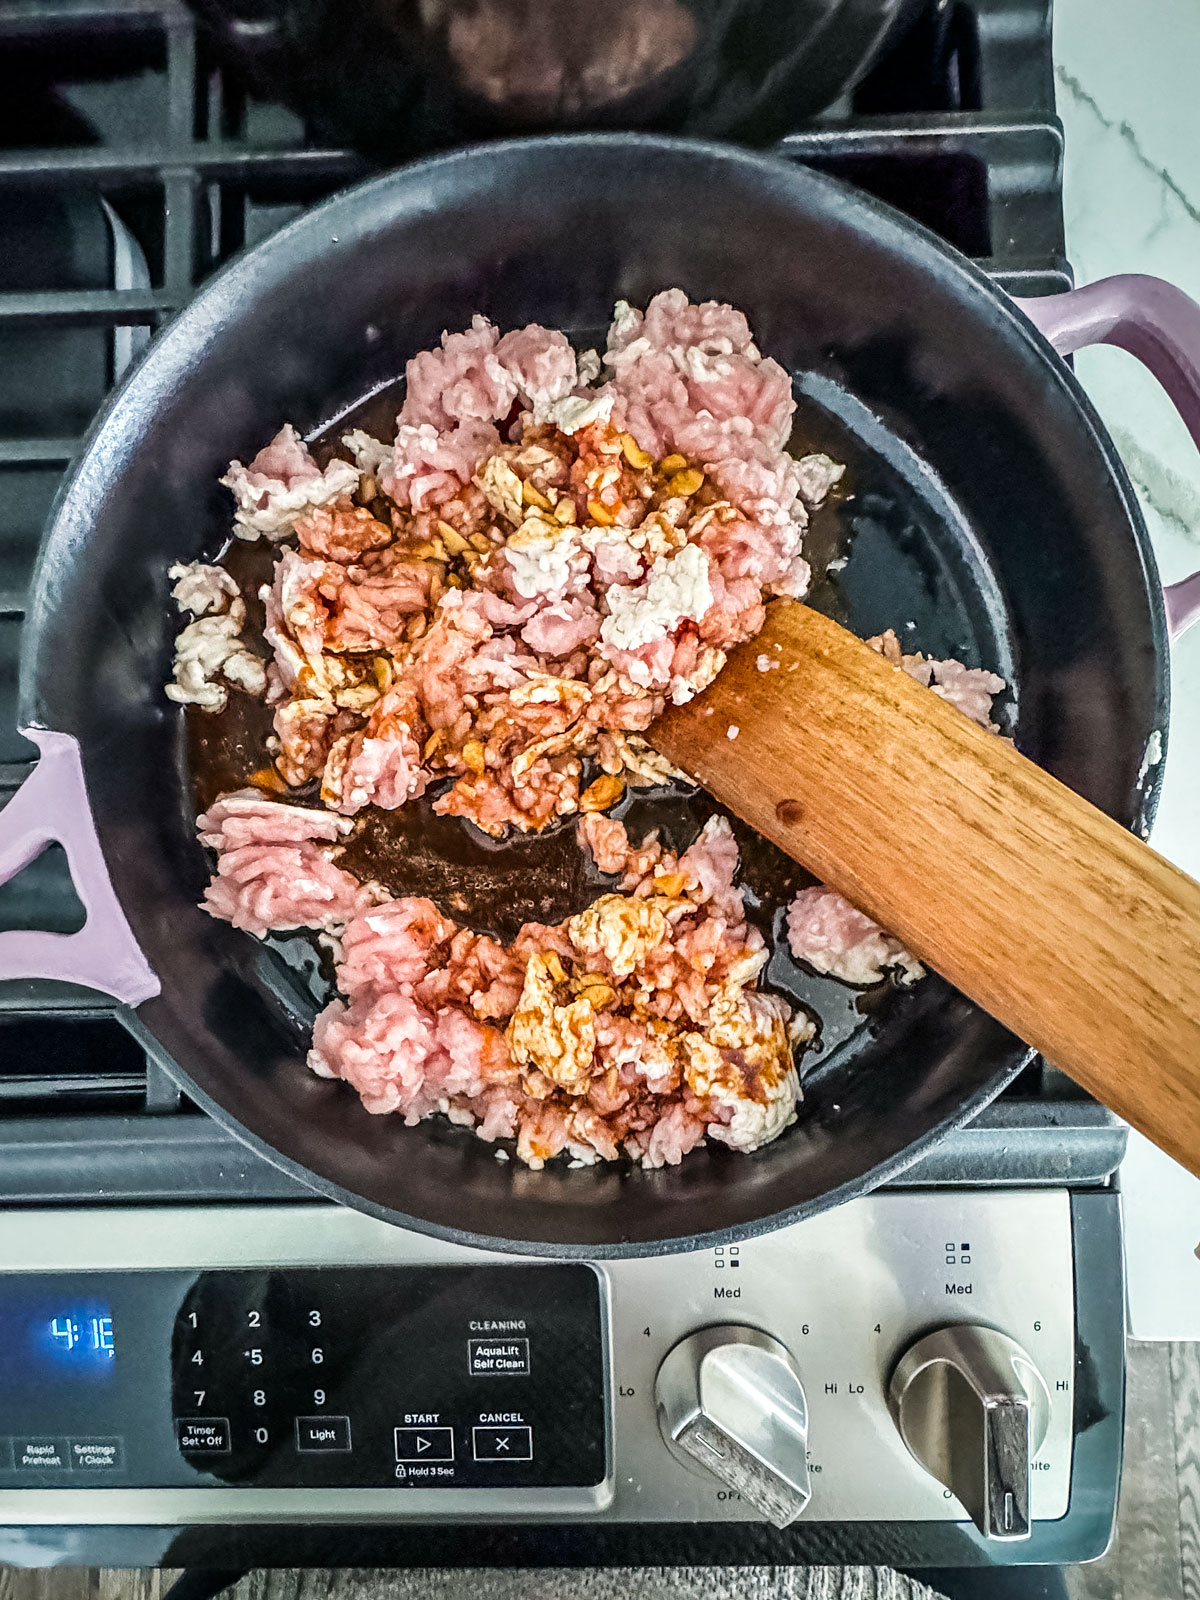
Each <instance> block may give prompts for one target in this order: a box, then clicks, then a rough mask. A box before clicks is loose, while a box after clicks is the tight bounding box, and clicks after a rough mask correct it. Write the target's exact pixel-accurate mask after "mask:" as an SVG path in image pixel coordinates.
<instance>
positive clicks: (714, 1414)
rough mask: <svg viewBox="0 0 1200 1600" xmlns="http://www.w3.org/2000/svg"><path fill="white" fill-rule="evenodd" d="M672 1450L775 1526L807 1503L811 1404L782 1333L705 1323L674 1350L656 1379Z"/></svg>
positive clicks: (660, 1415) (784, 1523) (662, 1422)
mask: <svg viewBox="0 0 1200 1600" xmlns="http://www.w3.org/2000/svg"><path fill="white" fill-rule="evenodd" d="M655 1395H656V1398H657V1400H658V1425H659V1428H660V1429H661V1431H662V1436H663V1439H664V1440H665V1441H666V1445H667V1448H668V1449H669V1450H670V1451H671V1453H672V1455H674V1456H676V1457H678V1459H679V1460H680V1461H682V1462H683V1463H684V1465H685V1466H689V1467H691V1468H692V1469H693V1470H695V1469H696V1468H697V1467H700V1468H703V1469H704V1470H705V1471H706V1472H710V1473H712V1475H713V1476H714V1477H715V1478H719V1479H720V1480H721V1482H722V1483H725V1484H727V1485H728V1486H729V1487H730V1488H731V1489H733V1490H735V1491H736V1492H737V1493H738V1494H740V1495H741V1496H742V1497H743V1499H745V1500H748V1501H749V1502H750V1504H751V1505H752V1506H753V1507H754V1508H755V1510H756V1511H761V1513H762V1514H763V1516H764V1517H766V1518H767V1520H768V1521H769V1522H772V1523H774V1525H775V1527H777V1528H786V1527H787V1525H788V1523H789V1522H792V1521H794V1520H795V1518H796V1517H798V1516H799V1515H800V1513H801V1512H802V1511H803V1510H804V1508H805V1506H806V1505H807V1504H808V1501H809V1496H810V1492H811V1491H810V1490H809V1486H808V1405H807V1402H806V1401H805V1398H804V1386H803V1384H802V1383H801V1382H800V1374H799V1373H798V1372H797V1371H796V1364H795V1362H794V1361H793V1360H792V1358H791V1356H790V1354H789V1353H788V1351H787V1350H786V1349H785V1348H784V1347H783V1345H781V1344H780V1343H779V1341H778V1340H777V1339H772V1338H771V1337H770V1335H769V1334H765V1333H760V1332H759V1331H758V1329H757V1328H740V1327H730V1326H724V1327H717V1328H702V1329H701V1330H700V1331H699V1332H698V1333H693V1334H689V1335H688V1337H687V1338H686V1339H682V1340H680V1342H679V1343H678V1344H677V1345H676V1346H675V1347H674V1349H673V1350H671V1351H670V1352H669V1353H668V1354H667V1356H666V1358H665V1359H664V1361H663V1364H662V1366H661V1367H659V1369H658V1379H657V1382H656V1383H655Z"/></svg>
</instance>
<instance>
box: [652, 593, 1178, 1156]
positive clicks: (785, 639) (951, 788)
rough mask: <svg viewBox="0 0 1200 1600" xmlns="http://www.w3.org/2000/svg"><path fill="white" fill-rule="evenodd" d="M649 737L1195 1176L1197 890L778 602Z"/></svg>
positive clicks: (1022, 762)
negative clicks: (717, 672) (718, 670)
mask: <svg viewBox="0 0 1200 1600" xmlns="http://www.w3.org/2000/svg"><path fill="white" fill-rule="evenodd" d="M763 655H765V656H767V657H768V658H769V659H771V660H778V661H779V662H780V667H779V668H778V669H777V670H772V671H769V672H760V671H758V670H757V666H756V661H757V660H758V659H759V658H761V657H762V656H763ZM730 725H735V726H736V727H737V729H738V735H737V737H736V738H733V739H731V738H729V737H728V736H727V730H728V729H729V727H730ZM648 737H649V739H650V741H651V742H652V743H653V744H654V745H655V746H656V747H657V748H658V749H659V750H661V751H662V753H663V754H664V755H666V756H667V757H668V758H669V759H670V760H671V761H673V762H675V763H676V765H678V766H680V767H682V768H683V769H684V770H685V771H686V772H690V773H693V774H694V775H695V776H696V778H697V779H698V780H699V782H700V783H702V784H703V785H704V787H705V788H706V789H708V790H709V791H710V792H711V793H712V794H714V795H715V796H716V797H717V798H718V799H719V800H721V801H722V802H723V803H724V804H725V805H727V806H728V807H729V808H730V809H731V810H732V811H734V812H736V813H737V814H738V816H740V817H743V818H744V819H745V820H746V821H747V822H748V823H750V824H751V826H753V827H754V828H756V829H757V830H758V831H759V832H760V833H763V834H765V835H766V836H767V838H769V839H772V840H774V842H775V843H776V844H777V845H779V846H780V847H781V848H782V849H784V850H786V851H787V852H788V853H789V854H790V855H792V856H794V857H795V858H796V859H797V860H798V861H801V862H803V863H804V865H805V866H806V867H808V868H810V869H811V870H812V871H813V872H815V873H817V874H818V876H819V877H821V878H822V879H823V880H824V881H825V882H826V883H829V884H831V885H832V886H833V887H834V888H836V889H839V890H840V891H841V892H842V893H843V894H844V895H846V896H847V898H848V899H850V900H851V901H853V903H854V904H855V905H857V906H859V907H860V908H861V909H862V910H864V911H866V912H868V913H869V914H870V915H871V916H873V917H875V918H876V919H877V920H878V921H879V922H881V923H882V924H883V926H884V927H886V928H890V929H892V930H893V931H894V932H895V933H897V934H898V935H899V936H900V937H901V938H902V939H903V940H904V941H905V943H906V944H908V945H909V946H910V947H911V948H912V949H913V950H914V951H915V952H916V953H917V954H918V955H919V956H921V957H922V959H924V960H926V961H928V963H929V964H930V966H932V967H933V968H935V969H936V970H937V971H938V972H940V973H942V974H943V975H944V976H945V977H946V978H948V979H949V980H950V982H951V983H953V984H955V985H956V987H958V988H959V989H961V990H962V991H963V992H964V993H965V994H968V995H970V996H971V998H972V999H974V1000H976V1001H978V1002H979V1004H980V1005H982V1006H983V1007H985V1008H986V1009H987V1010H988V1011H990V1012H991V1013H992V1015H993V1016H995V1017H998V1018H999V1019H1000V1020H1001V1021H1002V1022H1004V1023H1005V1024H1007V1026H1009V1027H1010V1028H1012V1029H1013V1031H1014V1032H1015V1033H1017V1034H1019V1035H1020V1037H1021V1038H1023V1039H1025V1040H1026V1041H1027V1042H1028V1043H1029V1044H1031V1045H1033V1046H1034V1047H1035V1048H1036V1049H1038V1050H1040V1051H1041V1052H1042V1053H1043V1054H1044V1055H1045V1056H1046V1057H1047V1058H1048V1059H1049V1060H1050V1061H1052V1062H1054V1064H1055V1065H1056V1066H1058V1067H1061V1068H1062V1069H1063V1070H1064V1071H1065V1072H1067V1073H1069V1074H1070V1075H1071V1076H1072V1077H1073V1078H1075V1079H1076V1080H1077V1081H1078V1082H1079V1083H1081V1084H1082V1085H1083V1087H1084V1088H1085V1089H1087V1090H1089V1091H1090V1092H1091V1093H1092V1094H1094V1095H1096V1096H1097V1098H1098V1099H1100V1100H1103V1101H1104V1102H1105V1104H1106V1105H1108V1106H1110V1107H1111V1108H1112V1109H1113V1110H1114V1111H1116V1112H1117V1113H1118V1114H1119V1115H1120V1116H1122V1117H1124V1118H1126V1120H1127V1121H1129V1122H1131V1123H1132V1124H1133V1125H1134V1127H1135V1128H1139V1129H1141V1131H1142V1132H1143V1133H1144V1134H1146V1135H1147V1137H1148V1138H1150V1139H1153V1140H1154V1141H1155V1143H1156V1144H1158V1145H1160V1146H1161V1147H1162V1148H1163V1149H1164V1150H1166V1151H1167V1152H1168V1153H1169V1154H1170V1155H1172V1156H1174V1157H1175V1158H1176V1160H1178V1161H1181V1162H1182V1163H1183V1164H1184V1165H1185V1166H1186V1167H1189V1168H1190V1169H1191V1170H1192V1171H1193V1172H1197V1173H1200V884H1197V883H1195V882H1193V880H1192V879H1191V878H1189V877H1187V876H1186V875H1185V874H1184V873H1182V872H1180V871H1179V870H1178V869H1177V868H1176V867H1173V866H1172V865H1171V864H1170V862H1168V861H1164V860H1163V858H1162V857H1161V856H1159V855H1158V854H1156V853H1155V852H1154V851H1153V850H1151V849H1150V847H1149V846H1148V845H1146V844H1143V843H1142V842H1141V841H1140V840H1139V839H1137V838H1135V837H1134V836H1133V835H1132V834H1130V833H1128V832H1126V830H1125V829H1124V828H1122V827H1121V826H1120V825H1119V824H1117V823H1116V822H1113V821H1112V820H1111V819H1110V818H1109V817H1106V816H1105V815H1104V814H1103V813H1102V812H1100V811H1098V810H1097V809H1096V808H1095V807H1094V806H1092V805H1090V804H1089V803H1088V802H1087V801H1086V800H1081V799H1080V798H1079V796H1078V795H1076V794H1074V793H1072V791H1071V790H1069V789H1068V788H1066V787H1065V786H1064V785H1063V784H1061V783H1059V782H1058V781H1057V779H1055V778H1052V777H1050V776H1049V775H1048V774H1047V773H1045V772H1043V771H1042V770H1041V768H1040V767H1037V766H1035V765H1034V764H1033V762H1031V761H1029V760H1027V759H1026V758H1025V757H1024V756H1022V755H1020V754H1018V752H1017V751H1016V750H1014V749H1013V748H1012V747H1011V746H1010V745H1008V744H1007V743H1005V741H1003V740H1002V739H998V738H996V737H995V736H994V735H992V734H989V733H986V732H984V730H983V729H981V728H979V727H977V726H976V725H975V724H974V723H972V722H971V721H969V720H968V718H966V717H965V716H963V715H962V713H961V712H959V711H957V710H955V709H954V708H953V707H952V706H950V705H948V704H947V703H946V702H945V701H943V700H941V699H940V698H939V697H938V696H936V695H934V694H931V693H930V692H929V690H927V689H924V688H922V687H921V686H920V685H919V684H916V683H914V682H913V681H912V679H911V678H909V677H908V675H907V674H906V673H904V672H903V671H901V670H900V669H899V668H898V667H894V666H891V665H890V664H889V663H887V662H886V661H884V660H883V659H882V658H881V657H880V656H878V655H876V654H875V652H874V651H873V650H871V649H870V648H869V647H868V646H866V645H864V644H863V643H862V641H861V640H859V639H856V638H855V637H854V636H853V635H852V634H850V633H847V632H846V630H845V629H844V628H841V627H839V626H838V625H837V624H836V623H834V622H830V621H829V620H828V618H826V617H823V616H820V615H819V614H818V613H817V612H814V611H810V610H809V609H808V608H807V607H805V606H799V605H795V604H793V603H791V602H779V603H776V604H774V605H772V607H771V608H770V610H769V613H768V619H767V625H766V628H765V630H764V631H763V633H762V634H761V635H760V636H759V637H758V638H757V639H755V640H753V641H752V642H751V643H750V644H748V645H744V646H742V647H740V648H739V649H738V650H736V651H734V653H733V654H732V655H731V657H730V660H729V663H728V665H727V666H726V668H725V670H724V672H723V673H722V674H721V676H720V677H719V678H718V679H717V681H716V683H715V684H714V685H713V686H712V688H710V689H709V690H708V691H707V692H706V693H705V694H704V695H702V696H700V697H699V698H698V699H696V700H694V701H692V702H691V703H690V704H689V705H686V706H681V707H676V708H672V709H670V710H669V711H668V712H667V713H666V715H665V716H664V717H662V718H661V719H660V720H659V721H658V722H657V723H656V724H655V725H654V726H653V727H652V728H651V729H650V732H649V735H648Z"/></svg>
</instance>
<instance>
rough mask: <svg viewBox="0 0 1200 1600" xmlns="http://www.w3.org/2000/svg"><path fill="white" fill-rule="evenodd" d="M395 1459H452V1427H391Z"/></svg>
mask: <svg viewBox="0 0 1200 1600" xmlns="http://www.w3.org/2000/svg"><path fill="white" fill-rule="evenodd" d="M392 1432H393V1433H394V1434H395V1438H396V1460H397V1461H453V1460H454V1429H453V1428H393V1430H392Z"/></svg>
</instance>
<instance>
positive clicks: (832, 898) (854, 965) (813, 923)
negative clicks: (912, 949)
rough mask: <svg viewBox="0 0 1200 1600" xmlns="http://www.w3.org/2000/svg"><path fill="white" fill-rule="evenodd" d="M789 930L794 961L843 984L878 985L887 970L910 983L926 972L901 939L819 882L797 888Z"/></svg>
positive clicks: (789, 942) (788, 915)
mask: <svg viewBox="0 0 1200 1600" xmlns="http://www.w3.org/2000/svg"><path fill="white" fill-rule="evenodd" d="M787 931H788V945H789V948H790V949H791V952H792V954H793V955H794V956H795V958H796V960H797V961H807V962H808V964H809V966H810V967H815V968H816V970H817V971H818V972H823V973H826V974H828V976H829V977H831V978H841V979H842V981H843V982H844V983H853V984H860V985H865V984H870V983H880V982H882V980H883V979H884V978H885V977H886V976H887V973H888V970H889V969H895V970H896V971H897V972H898V973H899V975H900V976H901V978H902V980H903V981H904V982H912V980H913V979H915V978H919V977H921V976H922V974H923V972H924V968H923V967H922V966H921V965H920V963H919V962H918V961H916V960H914V958H913V957H912V956H911V955H909V953H908V951H907V950H906V949H905V948H904V946H903V945H902V944H901V943H900V941H899V939H897V938H896V937H895V936H894V935H893V934H890V933H886V932H885V931H884V929H882V928H881V927H880V926H879V924H878V923H877V922H872V921H871V919H870V917H868V916H866V915H865V914H864V913H863V912H861V911H856V910H855V908H854V907H853V906H852V905H851V904H850V902H849V900H846V899H845V898H843V896H842V895H840V894H838V893H837V892H836V890H834V889H827V888H825V887H824V885H822V884H817V885H815V886H814V887H813V888H811V889H801V890H800V892H799V894H798V895H797V896H796V897H795V899H794V900H793V901H792V903H791V905H790V906H789V907H788V913H787Z"/></svg>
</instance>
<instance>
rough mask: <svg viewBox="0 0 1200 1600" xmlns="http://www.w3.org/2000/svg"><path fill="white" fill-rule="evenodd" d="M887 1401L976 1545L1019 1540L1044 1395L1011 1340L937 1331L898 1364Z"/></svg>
mask: <svg viewBox="0 0 1200 1600" xmlns="http://www.w3.org/2000/svg"><path fill="white" fill-rule="evenodd" d="M888 1402H889V1404H890V1405H891V1408H892V1416H893V1417H894V1418H895V1421H896V1426H897V1427H898V1428H899V1430H900V1433H901V1436H902V1437H903V1439H904V1442H905V1444H906V1445H907V1446H908V1448H909V1449H910V1450H911V1451H912V1453H913V1455H914V1456H916V1458H917V1460H918V1461H919V1462H920V1463H921V1465H922V1466H923V1467H924V1468H925V1469H926V1471H928V1472H931V1473H932V1474H933V1476H934V1477H935V1478H937V1479H938V1480H939V1481H940V1482H941V1483H944V1484H945V1486H946V1487H947V1489H950V1490H952V1491H953V1492H954V1494H956V1495H957V1496H958V1499H959V1500H960V1501H961V1502H962V1504H963V1505H964V1506H965V1507H966V1509H967V1510H968V1511H969V1512H970V1514H971V1517H972V1519H973V1520H974V1522H975V1525H976V1527H977V1528H978V1529H979V1531H980V1533H982V1534H983V1535H984V1536H985V1538H988V1539H1028V1537H1029V1533H1030V1527H1029V1463H1030V1461H1031V1460H1032V1459H1033V1457H1034V1456H1035V1455H1036V1454H1037V1452H1038V1450H1039V1449H1040V1448H1041V1444H1042V1440H1043V1439H1044V1438H1045V1437H1046V1429H1047V1427H1048V1425H1049V1422H1050V1391H1049V1390H1048V1389H1047V1387H1046V1381H1045V1379H1044V1378H1043V1377H1042V1375H1041V1373H1040V1372H1039V1371H1038V1369H1037V1367H1036V1366H1034V1364H1033V1360H1032V1358H1031V1357H1030V1356H1029V1355H1027V1354H1026V1352H1025V1351H1024V1350H1022V1348H1021V1346H1020V1345H1019V1344H1018V1343H1017V1342H1016V1340H1015V1339H1010V1338H1009V1337H1008V1335H1007V1334H1006V1333H997V1332H996V1330H995V1329H994V1328H981V1327H976V1326H973V1325H972V1324H970V1323H962V1324H956V1325H953V1326H951V1327H946V1328H939V1329H938V1330H937V1332H936V1333H930V1334H927V1335H926V1336H925V1338H923V1339H918V1340H917V1342H916V1344H914V1345H912V1346H911V1348H910V1349H908V1350H907V1351H905V1353H904V1355H903V1356H901V1358H900V1362H899V1364H898V1366H897V1367H896V1370H895V1372H894V1373H893V1374H892V1381H891V1384H890V1386H889V1389H888Z"/></svg>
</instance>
